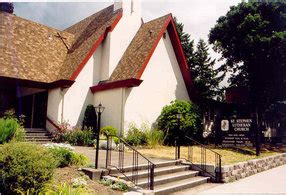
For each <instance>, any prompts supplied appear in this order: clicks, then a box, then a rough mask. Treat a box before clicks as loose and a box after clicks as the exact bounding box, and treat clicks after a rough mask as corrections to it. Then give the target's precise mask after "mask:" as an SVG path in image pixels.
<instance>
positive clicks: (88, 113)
mask: <svg viewBox="0 0 286 195" xmlns="http://www.w3.org/2000/svg"><path fill="white" fill-rule="evenodd" d="M96 128H97V116H96V112H95V108H94V106H93V105H91V104H89V105H87V107H86V109H85V113H84V119H83V122H82V129H93V131H95V130H96Z"/></svg>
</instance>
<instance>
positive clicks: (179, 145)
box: [177, 113, 183, 159]
mask: <svg viewBox="0 0 286 195" xmlns="http://www.w3.org/2000/svg"><path fill="white" fill-rule="evenodd" d="M182 117H183V115H182V114H181V113H177V119H178V128H179V132H178V133H179V136H177V138H178V139H177V145H178V146H177V154H178V159H180V147H181V138H180V133H181V118H182Z"/></svg>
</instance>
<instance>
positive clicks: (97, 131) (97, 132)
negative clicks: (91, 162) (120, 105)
mask: <svg viewBox="0 0 286 195" xmlns="http://www.w3.org/2000/svg"><path fill="white" fill-rule="evenodd" d="M104 109H105V107H103V106H102V105H101V103H100V104H99V105H98V106H95V111H96V113H97V116H98V117H97V130H96V152H95V168H96V169H97V167H98V151H99V131H100V120H101V113H103V111H104Z"/></svg>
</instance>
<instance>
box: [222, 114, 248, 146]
mask: <svg viewBox="0 0 286 195" xmlns="http://www.w3.org/2000/svg"><path fill="white" fill-rule="evenodd" d="M220 129H221V135H222V146H225V147H228V146H252V136H251V135H252V129H253V120H252V119H249V118H245V119H240V118H231V119H222V120H221V123H220Z"/></svg>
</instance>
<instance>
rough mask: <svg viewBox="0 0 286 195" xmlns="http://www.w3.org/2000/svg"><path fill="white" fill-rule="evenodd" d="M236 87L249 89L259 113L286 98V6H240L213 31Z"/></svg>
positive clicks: (230, 12)
mask: <svg viewBox="0 0 286 195" xmlns="http://www.w3.org/2000/svg"><path fill="white" fill-rule="evenodd" d="M209 42H210V43H212V44H214V49H215V51H217V52H220V53H221V54H222V57H223V58H225V59H226V63H225V65H224V66H223V68H224V70H225V71H231V72H232V75H231V77H230V79H229V82H231V85H232V86H246V87H248V88H249V90H250V97H251V103H252V105H253V107H254V108H255V109H258V110H259V112H263V110H265V109H266V108H267V107H268V106H269V105H270V104H273V103H275V102H277V101H279V100H284V99H285V97H286V91H285V87H286V4H285V3H278V2H276V3H240V4H238V5H237V6H233V7H231V8H230V11H228V13H227V14H226V16H222V17H220V18H219V19H218V21H217V24H216V25H215V27H214V28H212V29H211V31H210V34H209Z"/></svg>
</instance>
